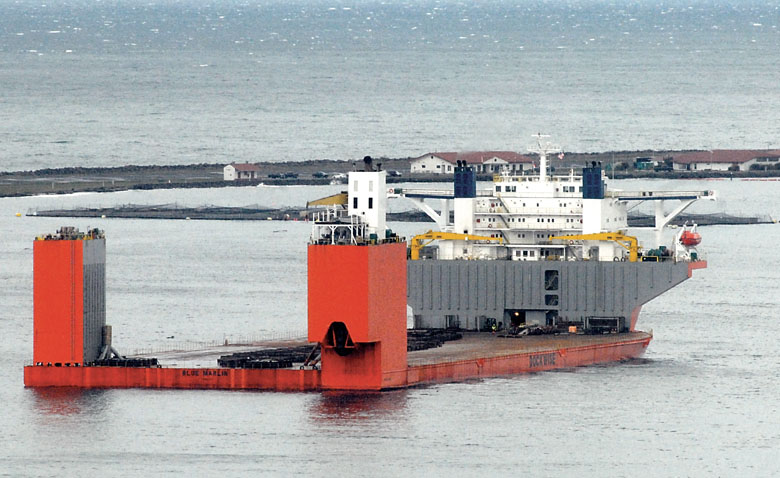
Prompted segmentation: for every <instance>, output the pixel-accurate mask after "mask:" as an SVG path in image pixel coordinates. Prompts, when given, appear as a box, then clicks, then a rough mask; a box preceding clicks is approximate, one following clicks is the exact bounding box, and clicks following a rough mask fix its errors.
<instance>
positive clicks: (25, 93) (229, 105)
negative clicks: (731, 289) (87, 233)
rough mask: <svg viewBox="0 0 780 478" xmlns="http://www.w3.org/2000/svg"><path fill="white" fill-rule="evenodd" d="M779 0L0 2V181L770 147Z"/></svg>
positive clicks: (778, 100) (774, 141)
mask: <svg viewBox="0 0 780 478" xmlns="http://www.w3.org/2000/svg"><path fill="white" fill-rule="evenodd" d="M779 5H780V3H778V2H777V1H776V0H775V1H768V2H759V1H755V2H752V1H749V2H719V1H716V0H713V1H708V0H704V1H691V2H685V1H651V2H632V1H626V0H618V1H616V2H599V1H590V0H579V1H568V2H563V1H549V2H543V1H523V2H509V1H498V0H494V1H487V2H474V3H472V2H456V1H452V0H440V1H428V0H424V1H421V2H413V1H407V2H400V1H399V2H371V1H364V0H358V1H354V2H345V1H342V0H334V1H327V0H313V1H302V0H297V1H293V2H277V1H268V0H264V1H255V2H239V1H234V0H230V1H222V2H211V3H207V2H200V1H197V0H182V1H162V2H146V1H140V0H118V1H117V0H114V1H109V2H92V1H86V0H75V1H68V2H40V1H33V0H17V1H13V2H12V1H10V0H2V1H0V106H1V108H0V142H2V145H3V147H2V151H0V155H1V156H0V170H19V169H37V168H42V167H59V166H73V165H81V166H117V165H124V164H183V163H191V162H209V163H216V162H229V161H233V160H236V161H255V160H281V159H292V160H296V159H317V158H332V159H347V158H356V157H363V156H364V155H365V154H372V155H374V156H382V155H385V156H391V157H402V156H417V155H420V154H423V153H425V152H427V151H431V150H447V151H449V150H489V149H494V150H495V149H500V150H507V149H509V150H519V151H524V150H525V148H526V147H527V146H528V144H529V143H530V135H532V134H535V133H537V132H539V131H541V132H544V133H549V134H554V135H555V138H556V140H557V142H558V143H560V145H561V146H563V147H564V148H565V149H566V150H568V151H605V150H621V149H632V150H633V149H645V148H766V147H779V146H780V144H778V138H779V137H780V122H778V121H777V120H778V113H777V111H778V110H780V88H778V87H777V85H778V80H780V76H779V75H778V62H779V60H780V53H778V52H780V31H778V25H780V19H779V18H778V16H780V13H778V6H779Z"/></svg>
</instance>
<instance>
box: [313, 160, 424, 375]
mask: <svg viewBox="0 0 780 478" xmlns="http://www.w3.org/2000/svg"><path fill="white" fill-rule="evenodd" d="M367 160H368V161H367V162H366V171H365V172H351V173H349V181H348V188H349V196H348V198H344V197H341V198H340V199H338V200H337V201H336V202H334V203H332V205H333V206H334V207H333V210H332V211H330V210H329V211H326V212H325V213H324V214H320V215H318V217H317V218H316V220H315V225H314V227H313V231H312V241H311V244H310V245H309V252H308V261H309V264H308V267H309V285H308V288H309V290H308V293H309V303H308V306H309V324H308V327H309V341H311V342H318V343H319V344H320V349H321V356H322V375H321V384H322V388H323V389H338V390H380V389H386V388H395V387H403V386H405V385H406V384H407V367H408V365H407V357H406V242H404V241H403V240H402V239H400V238H398V237H397V236H396V235H395V234H393V233H392V232H391V231H389V230H388V229H387V228H386V224H385V211H386V208H387V194H386V191H385V177H386V173H385V172H384V171H374V170H373V167H372V165H371V162H370V159H369V158H367ZM345 200H346V201H345ZM345 202H346V204H345ZM345 206H346V210H345V209H344V207H345ZM345 213H346V214H345Z"/></svg>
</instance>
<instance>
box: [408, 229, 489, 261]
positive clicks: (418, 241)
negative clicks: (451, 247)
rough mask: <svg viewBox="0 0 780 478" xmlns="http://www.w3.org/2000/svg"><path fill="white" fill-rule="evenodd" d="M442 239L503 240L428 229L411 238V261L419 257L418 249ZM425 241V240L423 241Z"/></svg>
mask: <svg viewBox="0 0 780 478" xmlns="http://www.w3.org/2000/svg"><path fill="white" fill-rule="evenodd" d="M439 239H444V240H448V241H498V242H503V239H502V238H500V237H488V236H477V235H475V234H458V233H456V232H442V231H432V230H431V231H428V232H426V233H423V234H418V235H416V236H414V237H413V238H412V241H411V244H410V249H411V259H412V260H413V261H416V260H419V259H420V249H422V247H423V246H427V245H428V244H430V243H431V242H433V241H436V240H439ZM424 241H427V242H424Z"/></svg>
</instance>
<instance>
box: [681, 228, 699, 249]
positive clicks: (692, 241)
mask: <svg viewBox="0 0 780 478" xmlns="http://www.w3.org/2000/svg"><path fill="white" fill-rule="evenodd" d="M680 242H681V243H682V245H683V246H686V247H691V246H698V245H699V243H701V234H699V233H698V232H693V231H683V233H682V235H681V236H680Z"/></svg>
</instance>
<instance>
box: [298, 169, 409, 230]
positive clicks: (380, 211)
mask: <svg viewBox="0 0 780 478" xmlns="http://www.w3.org/2000/svg"><path fill="white" fill-rule="evenodd" d="M364 161H366V171H353V172H350V173H349V175H348V180H347V188H348V190H347V193H346V194H344V193H342V194H336V195H333V196H330V197H327V198H323V199H319V200H317V201H313V202H310V203H309V205H320V206H329V207H328V208H327V209H325V210H323V211H321V212H318V213H316V214H315V215H314V216H313V218H314V224H313V226H312V237H311V242H312V243H315V244H366V243H379V242H397V241H398V240H400V239H399V238H398V237H397V236H396V235H395V234H393V232H392V231H391V230H389V229H388V228H387V222H386V212H387V189H386V184H387V172H386V171H377V170H375V169H374V167H373V165H372V164H371V159H370V157H366V158H365V159H364Z"/></svg>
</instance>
